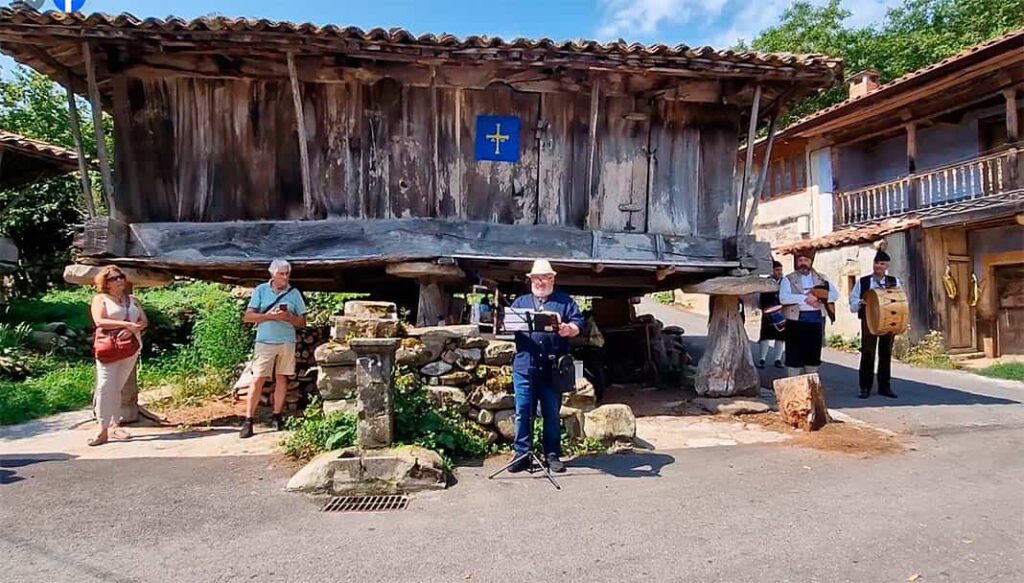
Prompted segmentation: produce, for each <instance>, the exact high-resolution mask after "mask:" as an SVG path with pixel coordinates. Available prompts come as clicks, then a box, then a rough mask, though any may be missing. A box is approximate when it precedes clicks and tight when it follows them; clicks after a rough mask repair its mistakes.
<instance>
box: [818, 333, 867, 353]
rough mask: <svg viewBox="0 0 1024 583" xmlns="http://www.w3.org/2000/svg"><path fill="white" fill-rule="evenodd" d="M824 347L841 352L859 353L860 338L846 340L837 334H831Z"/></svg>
mask: <svg viewBox="0 0 1024 583" xmlns="http://www.w3.org/2000/svg"><path fill="white" fill-rule="evenodd" d="M825 346H828V347H829V348H832V349H834V350H841V351H843V352H860V338H846V337H843V336H840V335H839V334H831V335H829V337H828V338H827V339H826V340H825Z"/></svg>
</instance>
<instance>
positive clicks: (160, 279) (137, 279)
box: [64, 263, 174, 287]
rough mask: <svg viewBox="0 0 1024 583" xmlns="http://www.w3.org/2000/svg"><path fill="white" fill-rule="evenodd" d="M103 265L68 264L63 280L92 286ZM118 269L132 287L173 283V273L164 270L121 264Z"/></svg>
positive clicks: (162, 285) (161, 285) (160, 285)
mask: <svg viewBox="0 0 1024 583" xmlns="http://www.w3.org/2000/svg"><path fill="white" fill-rule="evenodd" d="M103 267H104V266H102V265H80V264H77V263H76V264H72V265H68V266H66V267H65V268H64V281H66V282H68V283H70V284H74V285H86V286H92V285H94V282H95V280H96V276H97V275H99V272H100V271H102V270H103ZM119 269H120V270H121V272H122V273H124V274H125V276H126V277H127V278H128V281H130V282H131V284H132V287H164V286H168V285H171V284H172V283H174V275H172V274H170V273H168V272H166V271H160V270H156V269H140V268H137V267H125V266H123V265H122V266H120V267H119Z"/></svg>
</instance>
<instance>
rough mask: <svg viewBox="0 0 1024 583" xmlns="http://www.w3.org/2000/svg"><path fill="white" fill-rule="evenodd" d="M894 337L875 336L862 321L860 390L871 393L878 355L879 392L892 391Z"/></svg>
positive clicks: (889, 335) (888, 335)
mask: <svg viewBox="0 0 1024 583" xmlns="http://www.w3.org/2000/svg"><path fill="white" fill-rule="evenodd" d="M892 340H893V336H892V335H891V334H887V335H885V336H875V335H874V334H872V333H871V331H870V330H868V323H867V322H866V321H865V320H861V321H860V389H861V390H862V391H868V392H870V391H871V385H872V384H874V380H875V378H874V377H875V353H876V352H877V353H878V391H879V392H888V391H889V390H890V388H891V387H890V379H891V378H892Z"/></svg>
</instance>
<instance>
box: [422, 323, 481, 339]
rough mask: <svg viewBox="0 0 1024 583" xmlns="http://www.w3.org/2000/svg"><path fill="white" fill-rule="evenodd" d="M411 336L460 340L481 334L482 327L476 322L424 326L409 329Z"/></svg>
mask: <svg viewBox="0 0 1024 583" xmlns="http://www.w3.org/2000/svg"><path fill="white" fill-rule="evenodd" d="M408 332H409V336H410V337H412V338H419V339H420V340H423V341H424V342H426V339H427V338H428V337H432V338H444V339H445V340H460V339H462V338H471V337H473V336H477V335H479V334H480V327H479V326H477V325H476V324H467V325H463V326H424V327H416V328H410V329H409V331H408Z"/></svg>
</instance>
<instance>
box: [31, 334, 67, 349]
mask: <svg viewBox="0 0 1024 583" xmlns="http://www.w3.org/2000/svg"><path fill="white" fill-rule="evenodd" d="M59 341H60V336H59V335H58V334H56V333H54V332H41V331H38V330H37V331H35V332H29V335H28V343H29V345H31V346H32V348H35V349H36V350H40V351H42V352H49V351H51V350H53V349H54V348H57V343H58V342H59Z"/></svg>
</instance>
